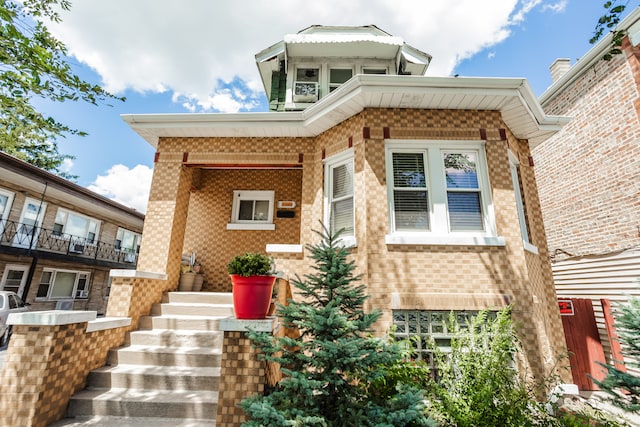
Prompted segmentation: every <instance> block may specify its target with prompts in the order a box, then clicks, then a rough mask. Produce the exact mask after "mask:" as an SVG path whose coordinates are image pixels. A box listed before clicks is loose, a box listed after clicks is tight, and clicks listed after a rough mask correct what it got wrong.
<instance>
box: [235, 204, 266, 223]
mask: <svg viewBox="0 0 640 427" xmlns="http://www.w3.org/2000/svg"><path fill="white" fill-rule="evenodd" d="M241 209H242V208H241ZM268 219H269V201H268V200H256V204H255V213H254V215H253V220H254V221H267V220H268Z"/></svg>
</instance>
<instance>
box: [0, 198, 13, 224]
mask: <svg viewBox="0 0 640 427" xmlns="http://www.w3.org/2000/svg"><path fill="white" fill-rule="evenodd" d="M12 203H13V193H12V192H10V191H7V190H3V189H2V188H0V234H2V232H3V231H4V228H5V224H6V221H7V217H8V216H9V211H10V210H11V204H12Z"/></svg>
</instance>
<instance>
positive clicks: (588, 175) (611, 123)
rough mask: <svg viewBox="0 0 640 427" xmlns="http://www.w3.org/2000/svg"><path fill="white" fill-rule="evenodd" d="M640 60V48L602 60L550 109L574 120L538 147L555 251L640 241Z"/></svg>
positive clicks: (602, 249) (588, 250)
mask: <svg viewBox="0 0 640 427" xmlns="http://www.w3.org/2000/svg"><path fill="white" fill-rule="evenodd" d="M639 79H640V68H639V67H638V59H637V58H636V56H635V54H634V52H633V49H632V48H631V47H630V46H629V45H628V42H627V43H626V44H625V50H624V54H623V55H618V56H616V57H614V59H613V60H612V61H610V62H606V61H599V62H597V63H596V64H595V65H594V66H592V67H591V68H589V69H587V70H586V71H585V72H584V73H583V74H582V75H581V76H580V77H579V78H577V79H576V80H575V81H574V82H573V83H572V84H570V85H569V86H568V87H567V88H566V89H565V90H564V91H563V92H562V93H560V94H558V95H557V96H555V97H554V98H551V99H549V100H548V101H547V102H546V103H545V105H543V108H544V110H545V112H546V113H547V114H553V115H566V116H570V117H573V120H572V121H571V122H570V123H569V124H568V125H566V126H565V127H564V129H563V130H562V131H561V132H559V133H558V134H556V135H555V136H554V137H552V138H551V139H549V140H547V141H546V142H545V143H544V144H542V145H541V146H539V147H537V148H536V149H535V150H534V151H533V154H534V158H535V174H536V179H537V181H538V189H539V192H540V202H541V205H542V211H543V217H544V223H545V227H546V232H547V236H548V246H549V250H550V252H551V253H553V252H554V251H556V250H557V249H562V250H563V251H566V252H568V253H570V254H572V255H587V254H600V253H608V252H613V251H616V250H621V249H625V248H630V247H635V246H638V245H640V123H639V121H638V103H639V102H640V99H639V97H638V80H639Z"/></svg>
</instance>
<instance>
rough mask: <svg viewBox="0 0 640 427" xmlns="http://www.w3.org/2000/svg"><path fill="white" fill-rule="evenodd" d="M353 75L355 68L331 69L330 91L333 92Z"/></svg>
mask: <svg viewBox="0 0 640 427" xmlns="http://www.w3.org/2000/svg"><path fill="white" fill-rule="evenodd" d="M351 77H353V70H352V69H351V68H331V69H329V92H333V91H334V90H335V89H337V88H338V87H340V85H341V84H343V83H345V82H346V81H347V80H349V79H350V78H351Z"/></svg>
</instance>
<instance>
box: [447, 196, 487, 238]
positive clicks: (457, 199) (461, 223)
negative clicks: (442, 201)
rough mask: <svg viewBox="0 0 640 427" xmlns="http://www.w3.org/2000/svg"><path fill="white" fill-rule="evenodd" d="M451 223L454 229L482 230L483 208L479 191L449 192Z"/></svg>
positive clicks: (448, 201)
mask: <svg viewBox="0 0 640 427" xmlns="http://www.w3.org/2000/svg"><path fill="white" fill-rule="evenodd" d="M447 205H448V207H449V225H450V226H451V230H452V231H464V230H475V231H478V230H479V231H482V230H484V226H483V223H482V209H481V207H480V193H478V192H473V193H471V192H448V193H447Z"/></svg>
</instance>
